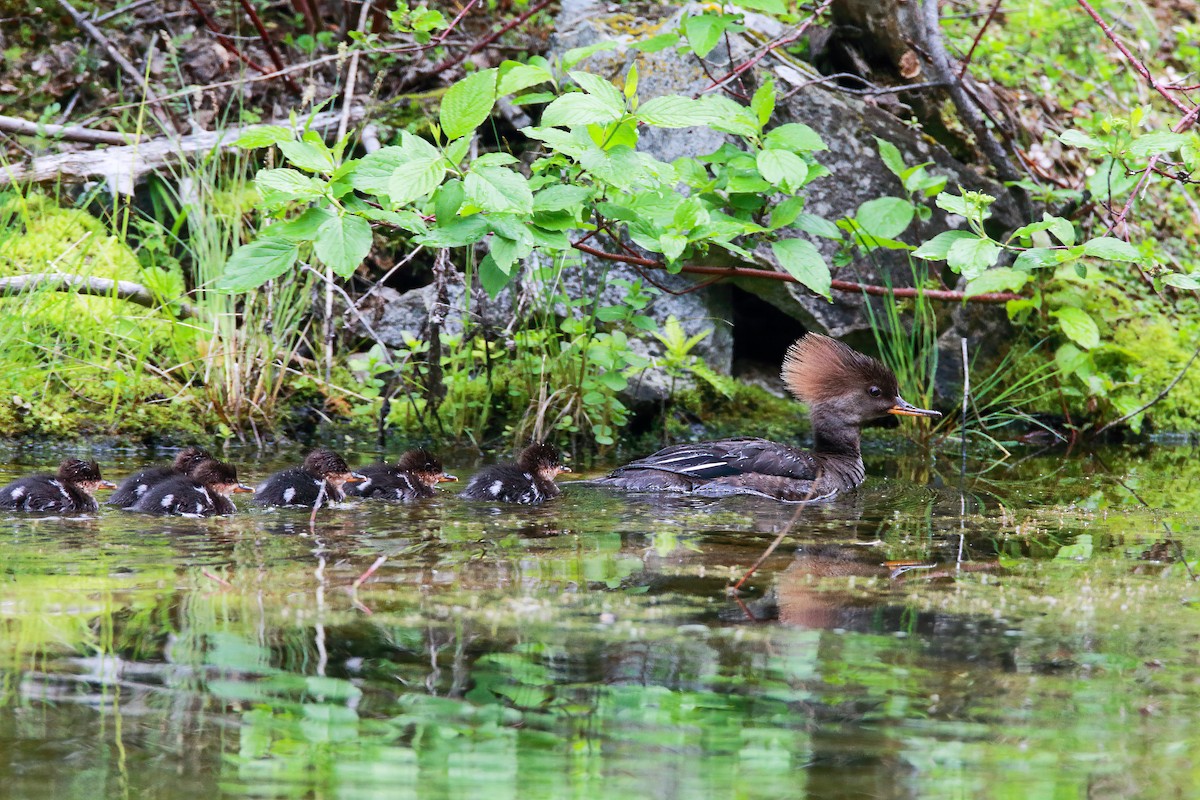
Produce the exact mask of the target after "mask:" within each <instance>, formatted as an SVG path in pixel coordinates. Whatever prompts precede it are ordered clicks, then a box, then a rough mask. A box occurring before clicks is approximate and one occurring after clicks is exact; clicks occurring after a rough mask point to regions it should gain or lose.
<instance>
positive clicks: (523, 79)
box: [496, 61, 554, 97]
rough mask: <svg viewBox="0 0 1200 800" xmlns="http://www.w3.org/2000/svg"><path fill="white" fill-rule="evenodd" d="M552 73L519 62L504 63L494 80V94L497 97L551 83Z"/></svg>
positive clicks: (552, 79)
mask: <svg viewBox="0 0 1200 800" xmlns="http://www.w3.org/2000/svg"><path fill="white" fill-rule="evenodd" d="M553 82H554V73H552V72H551V71H550V70H548V69H546V68H545V67H543V66H540V65H535V64H522V63H521V62H519V61H505V62H504V63H503V64H501V65H500V71H499V73H498V77H497V79H496V94H497V96H499V97H504V96H505V95H510V94H512V93H513V92H519V91H521V90H522V89H528V88H529V87H530V86H537V85H538V84H539V83H553Z"/></svg>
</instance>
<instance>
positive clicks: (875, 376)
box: [595, 333, 941, 502]
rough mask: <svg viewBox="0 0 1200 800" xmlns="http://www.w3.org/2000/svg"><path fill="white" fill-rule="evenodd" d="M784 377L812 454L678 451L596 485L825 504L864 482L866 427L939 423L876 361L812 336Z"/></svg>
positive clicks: (732, 442) (742, 448)
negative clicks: (800, 407)
mask: <svg viewBox="0 0 1200 800" xmlns="http://www.w3.org/2000/svg"><path fill="white" fill-rule="evenodd" d="M782 377H783V382H784V384H785V385H786V386H787V388H788V390H789V391H790V392H791V393H792V394H793V395H794V396H795V397H796V399H797V400H799V401H800V402H802V403H806V404H807V405H808V413H809V418H810V419H811V420H812V431H813V448H812V450H801V449H798V448H795V447H789V446H788V445H784V444H779V443H777V442H772V441H769V440H767V439H759V438H738V439H720V440H717V441H712V442H698V443H696V444H680V445H674V446H672V447H667V448H665V449H663V450H659V451H658V452H657V453H654V454H653V455H649V456H646V457H645V458H641V459H638V460H637V461H633V462H631V463H629V464H626V465H624V466H622V467H618V468H617V469H615V470H613V471H612V473H610V474H609V475H608V476H607V477H604V478H600V479H599V480H597V481H595V484H597V485H601V486H609V487H612V488H616V489H624V490H626V491H632V492H677V493H686V494H696V495H701V496H706V497H725V496H729V495H757V496H761V497H769V498H772V499H775V500H781V501H785V502H806V501H811V500H818V499H827V498H829V497H833V496H834V495H836V494H838V493H839V492H845V491H849V490H851V489H853V488H855V487H857V486H858V485H859V484H860V483H862V482H863V479H864V478H865V477H866V471H865V469H864V467H863V461H862V454H861V450H860V442H861V428H862V426H863V425H865V424H866V423H868V422H870V421H871V420H875V419H881V418H884V417H886V416H888V415H889V414H896V415H903V416H918V417H940V416H941V413H939V412H937V411H932V410H929V409H924V408H917V407H916V406H914V405H912V404H911V403H909V402H907V401H906V400H904V398H902V397H901V396H900V388H899V382H898V381H897V380H896V375H895V373H893V372H892V371H891V370H890V369H888V368H887V367H886V366H885V365H884V364H883V363H882V362H880V361H879V360H877V359H874V358H871V357H870V356H867V355H863V354H862V353H859V352H858V351H856V350H853V349H852V348H850V347H847V346H846V345H844V344H842V343H841V342H839V341H837V340H835V339H830V338H829V337H827V336H821V335H820V334H816V333H809V334H807V335H805V336H804V337H803V338H801V339H799V340H798V341H796V342H795V343H794V344H792V346H791V347H790V348H789V349H788V351H787V355H786V356H785V357H784V361H783V368H782Z"/></svg>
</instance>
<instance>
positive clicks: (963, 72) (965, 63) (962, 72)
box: [958, 0, 1001, 81]
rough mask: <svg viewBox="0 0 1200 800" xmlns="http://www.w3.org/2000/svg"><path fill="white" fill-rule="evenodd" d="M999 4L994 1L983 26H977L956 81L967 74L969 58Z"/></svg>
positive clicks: (998, 8)
mask: <svg viewBox="0 0 1200 800" xmlns="http://www.w3.org/2000/svg"><path fill="white" fill-rule="evenodd" d="M1000 3H1001V0H995V2H994V3H992V10H991V11H989V12H988V15H987V19H985V20H984V21H983V24H982V25H980V26H979V30H978V31H977V32H976V33H975V39H974V40H973V41H972V42H971V47H970V49H968V50H967V54H966V55H965V56H963V60H962V66H961V67H959V69H958V79H959V80H960V81H961V80H962V79H963V76H964V75H966V74H967V67H969V66H970V65H971V57H972V56H974V55H975V48H976V47H979V40H980V39H982V38H983V32H984V31H986V30H987V29H988V26H989V25H991V24H992V20H994V19H995V18H996V12H998V11H999V10H1000Z"/></svg>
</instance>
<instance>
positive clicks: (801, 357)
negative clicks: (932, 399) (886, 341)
mask: <svg viewBox="0 0 1200 800" xmlns="http://www.w3.org/2000/svg"><path fill="white" fill-rule="evenodd" d="M781 377H782V378H783V382H784V384H785V385H786V386H787V388H788V390H789V391H790V392H791V393H792V394H793V395H794V396H795V397H796V399H797V400H799V401H800V402H802V403H807V404H808V405H810V406H811V405H812V404H814V403H821V402H825V401H829V400H832V399H833V398H835V397H838V396H841V395H844V394H846V393H847V392H848V391H853V390H855V389H857V388H859V387H861V386H865V385H873V386H878V387H879V388H880V389H882V390H883V392H884V394H885V396H887V397H895V396H896V394H897V393H898V387H897V382H896V376H895V374H894V373H893V372H892V371H891V370H890V369H888V368H887V367H885V366H884V365H883V363H882V362H881V361H879V360H878V359H874V358H871V357H870V356H867V355H863V354H862V353H860V352H858V351H857V350H854V349H852V348H850V347H849V346H847V345H844V344H842V343H841V342H839V341H838V340H836V339H830V338H829V337H828V336H822V335H821V334H819V333H808V334H805V335H804V337H803V338H801V339H799V340H797V341H796V342H795V343H794V344H793V345H792V346H791V347H789V348H788V351H787V355H785V356H784V358H783V368H782V370H781Z"/></svg>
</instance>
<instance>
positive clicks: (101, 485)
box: [96, 481, 117, 489]
mask: <svg viewBox="0 0 1200 800" xmlns="http://www.w3.org/2000/svg"><path fill="white" fill-rule="evenodd" d="M96 488H97V489H115V488H117V485H116V484H115V483H113V482H112V481H100V483H98V484H96Z"/></svg>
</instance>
